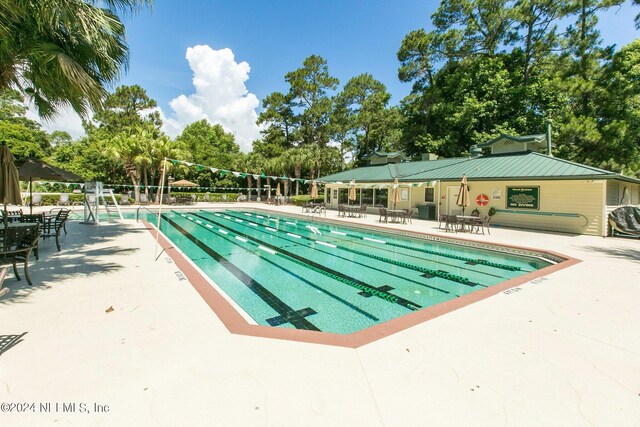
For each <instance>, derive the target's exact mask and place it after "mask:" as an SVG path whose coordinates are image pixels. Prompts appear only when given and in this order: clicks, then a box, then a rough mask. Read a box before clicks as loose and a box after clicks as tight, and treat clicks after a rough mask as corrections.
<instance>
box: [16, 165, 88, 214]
mask: <svg viewBox="0 0 640 427" xmlns="http://www.w3.org/2000/svg"><path fill="white" fill-rule="evenodd" d="M18 175H20V179H21V180H23V181H27V180H28V181H29V213H33V189H32V183H33V179H34V178H35V179H47V180H53V181H64V182H78V181H82V178H80V177H79V176H78V175H76V174H74V173H71V172H69V171H66V170H64V169H61V168H59V167H56V166H52V165H50V164H48V163H46V162H43V161H42V160H40V159H36V158H34V157H29V158H27V159H25V160H22V161H20V162H19V168H18Z"/></svg>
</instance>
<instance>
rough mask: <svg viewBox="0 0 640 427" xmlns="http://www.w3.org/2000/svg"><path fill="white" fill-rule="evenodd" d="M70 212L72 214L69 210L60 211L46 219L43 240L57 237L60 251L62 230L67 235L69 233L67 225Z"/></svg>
mask: <svg viewBox="0 0 640 427" xmlns="http://www.w3.org/2000/svg"><path fill="white" fill-rule="evenodd" d="M69 212H71V211H70V210H69V209H60V210H58V212H57V213H56V214H55V215H49V216H47V217H45V222H44V226H43V228H42V238H43V239H46V238H48V237H55V238H56V246H57V247H58V251H60V250H61V247H60V230H63V229H64V232H65V234H66V233H67V230H66V223H67V219H68V218H69Z"/></svg>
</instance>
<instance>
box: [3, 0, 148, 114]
mask: <svg viewBox="0 0 640 427" xmlns="http://www.w3.org/2000/svg"><path fill="white" fill-rule="evenodd" d="M151 4H152V0H85V1H66V0H54V1H32V0H0V90H4V89H7V88H12V87H15V88H17V89H19V90H20V91H21V92H22V93H23V94H24V95H27V96H28V97H29V98H31V99H33V101H34V103H35V106H36V107H37V109H38V112H39V114H40V115H41V116H42V117H45V118H47V117H51V116H53V115H54V114H55V113H56V112H57V111H59V109H60V108H61V107H63V106H66V105H69V106H71V107H72V108H73V109H74V110H75V111H76V112H77V113H78V114H80V115H81V116H83V117H86V116H87V115H88V114H89V113H90V111H91V110H94V111H97V110H100V109H101V107H102V101H103V100H104V98H105V96H106V94H107V91H106V89H105V86H109V85H111V84H113V83H114V82H115V81H116V80H117V79H118V78H119V77H120V74H121V71H122V70H123V69H124V68H126V66H127V63H128V47H127V45H126V42H125V28H124V25H123V24H122V22H121V21H120V18H119V17H118V16H117V13H118V12H127V11H137V10H139V9H142V8H144V7H146V6H150V5H151Z"/></svg>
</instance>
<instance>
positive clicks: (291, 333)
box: [141, 208, 582, 349]
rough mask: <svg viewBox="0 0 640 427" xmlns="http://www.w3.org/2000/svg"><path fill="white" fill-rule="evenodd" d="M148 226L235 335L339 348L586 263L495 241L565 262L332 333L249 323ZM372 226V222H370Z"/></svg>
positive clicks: (366, 341) (357, 344)
mask: <svg viewBox="0 0 640 427" xmlns="http://www.w3.org/2000/svg"><path fill="white" fill-rule="evenodd" d="M251 210H259V211H266V212H273V213H277V214H281V215H282V214H283V213H281V212H276V211H272V210H269V209H260V208H254V209H251ZM284 215H294V216H297V215H295V214H290V213H284ZM141 222H142V223H143V224H144V226H145V228H146V229H147V230H148V231H149V232H150V233H151V235H152V236H153V238H154V239H156V238H157V240H158V243H159V244H160V246H161V247H162V249H163V251H164V252H166V253H167V255H168V256H169V257H171V259H172V260H173V262H174V263H175V264H176V266H177V267H178V268H179V269H180V271H182V273H183V274H184V275H185V277H186V278H187V280H188V281H189V283H191V285H192V286H193V287H194V289H195V290H196V291H197V292H198V294H199V295H200V296H201V298H202V299H203V300H204V301H205V302H206V303H207V305H208V306H209V307H210V308H211V309H212V310H213V312H214V313H215V314H216V315H217V317H218V318H219V319H220V321H221V322H222V323H223V324H224V326H225V327H226V328H227V330H228V331H229V332H230V333H232V334H237V335H245V336H253V337H258V338H271V339H281V340H288V341H297V342H304V343H310V344H323V345H332V346H338V347H347V348H354V349H355V348H359V347H362V346H364V345H367V344H370V343H372V342H374V341H378V340H380V339H382V338H385V337H388V336H390V335H393V334H396V333H398V332H401V331H403V330H406V329H408V328H411V327H413V326H417V325H419V324H421V323H424V322H426V321H428V320H432V319H435V318H437V317H440V316H442V315H444V314H447V313H450V312H452V311H455V310H458V309H460V308H463V307H466V306H468V305H471V304H473V303H475V302H478V301H482V300H484V299H487V298H489V297H491V296H494V295H497V294H499V293H500V292H504V291H506V290H508V289H512V288H515V287H517V286H519V285H522V284H524V283H527V282H530V281H532V280H534V279H537V278H539V277H543V276H547V275H549V274H552V273H555V272H556V271H559V270H563V269H565V268H568V267H571V266H573V265H575V264H578V263H580V262H582V260H580V259H577V258H573V257H570V256H567V255H564V254H560V253H557V252H554V251H549V250H540V249H533V248H527V247H523V246H516V245H508V244H491V245H490V246H499V247H504V248H511V249H517V250H520V251H527V252H531V253H538V254H540V253H543V254H549V255H552V256H553V257H554V258H556V259H562V260H563V261H561V262H558V263H556V264H552V265H550V266H548V267H545V268H543V269H540V270H536V271H532V272H530V273H527V274H525V275H522V276H519V277H516V278H513V279H510V280H506V281H504V282H501V283H498V284H495V285H492V286H490V287H488V288H484V289H479V290H477V291H475V292H472V293H469V294H466V295H463V296H460V297H458V298H455V299H452V300H449V301H445V302H442V303H440V304H436V305H433V306H430V307H426V308H423V309H421V310H418V311H416V312H413V313H408V314H405V315H403V316H400V317H397V318H395V319H391V320H388V321H386V322H383V323H380V324H378V325H375V326H371V327H369V328H365V329H361V330H359V331H356V332H352V333H350V334H336V333H331V332H317V331H307V330H301V329H287V328H276V327H272V326H264V325H256V324H251V323H249V322H247V320H246V319H245V318H244V317H243V316H242V315H241V314H240V313H238V311H237V310H236V308H235V307H233V306H232V305H231V303H230V302H229V301H228V300H227V299H226V298H225V297H224V296H223V295H221V294H220V292H218V291H217V290H216V289H215V288H214V287H212V286H211V284H210V283H209V281H208V280H207V278H205V277H204V276H203V275H202V274H201V273H200V271H199V270H198V269H197V268H196V267H195V266H194V265H193V264H191V262H189V260H188V259H187V258H185V257H184V255H183V254H182V253H181V252H180V251H179V250H178V249H177V248H175V247H174V246H173V245H172V244H171V243H170V241H169V240H167V238H166V237H165V236H164V234H163V233H162V232H160V233H158V232H157V230H156V227H155V225H153V224H151V223H149V222H148V221H146V220H141ZM331 222H335V223H341V224H344V225H347V226H349V225H351V223H350V222H342V221H331ZM369 226H370V225H369ZM373 227H375V229H376V230H380V231H387V232H395V231H401V232H403V234H414V235H417V236H424V237H429V238H432V239H436V240H445V241H453V242H456V243H457V242H459V241H460V240H461V239H455V238H452V237H441V236H436V235H433V234H429V233H421V232H416V231H411V232H407V231H406V230H402V229H397V228H388V227H376V226H375V225H374V226H373ZM464 241H465V242H471V243H478V244H480V245H482V246H487V245H488V244H487V243H485V242H481V241H476V240H472V239H464Z"/></svg>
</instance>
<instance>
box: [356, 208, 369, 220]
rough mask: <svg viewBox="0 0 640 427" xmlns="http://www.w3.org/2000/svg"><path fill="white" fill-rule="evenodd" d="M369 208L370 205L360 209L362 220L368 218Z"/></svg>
mask: <svg viewBox="0 0 640 427" xmlns="http://www.w3.org/2000/svg"><path fill="white" fill-rule="evenodd" d="M368 207H369V205H362V206H361V207H360V209H358V216H359V217H360V218H366V217H367V208H368Z"/></svg>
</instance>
